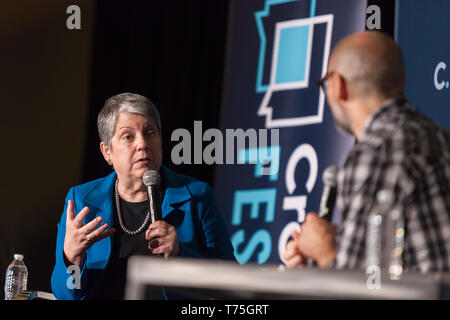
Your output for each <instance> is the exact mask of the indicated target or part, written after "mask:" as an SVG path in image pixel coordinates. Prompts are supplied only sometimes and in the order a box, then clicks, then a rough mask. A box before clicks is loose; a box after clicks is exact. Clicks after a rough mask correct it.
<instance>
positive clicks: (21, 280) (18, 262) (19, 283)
mask: <svg viewBox="0 0 450 320" xmlns="http://www.w3.org/2000/svg"><path fill="white" fill-rule="evenodd" d="M27 281H28V270H27V267H26V266H25V263H24V262H23V255H22V254H17V253H16V254H15V255H14V260H13V261H12V262H11V264H10V265H9V266H8V269H7V270H6V280H5V300H14V299H16V298H17V296H18V295H19V294H20V293H21V292H22V291H25V290H27Z"/></svg>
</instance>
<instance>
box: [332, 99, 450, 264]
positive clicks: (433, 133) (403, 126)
mask: <svg viewBox="0 0 450 320" xmlns="http://www.w3.org/2000/svg"><path fill="white" fill-rule="evenodd" d="M382 189H384V190H386V189H387V190H390V191H392V193H393V194H394V195H395V196H396V197H397V200H396V201H397V204H400V206H401V208H402V212H403V218H404V223H405V236H404V250H403V254H402V259H403V268H404V270H405V271H412V270H416V271H421V272H429V271H450V135H449V133H448V132H447V131H445V130H444V129H442V128H440V127H439V126H438V125H436V124H435V123H434V122H432V121H431V120H429V119H428V118H427V117H425V116H424V115H423V114H421V113H420V112H419V111H417V110H414V109H412V108H411V107H410V105H409V104H408V102H407V101H406V100H405V99H404V98H401V99H396V100H394V99H392V100H389V101H387V102H386V103H385V104H384V105H383V107H381V108H380V109H379V110H378V111H376V112H375V114H373V115H372V117H371V119H369V120H368V121H367V123H366V127H365V130H364V134H363V137H362V139H361V140H360V141H359V142H358V144H357V145H355V147H354V148H353V149H352V150H351V151H350V153H349V154H348V156H347V159H346V161H345V164H344V166H343V168H342V169H341V170H340V172H339V175H338V190H339V191H338V192H339V196H338V206H339V207H340V209H341V212H342V223H341V224H340V225H339V226H338V230H337V255H336V259H335V267H336V268H349V269H363V268H365V267H366V263H365V262H366V261H365V242H366V241H365V240H366V239H365V235H366V225H367V218H368V215H369V212H370V211H371V209H372V208H373V206H374V205H375V195H376V194H377V192H378V191H379V190H382Z"/></svg>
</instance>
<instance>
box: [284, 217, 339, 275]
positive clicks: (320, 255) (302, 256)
mask: <svg viewBox="0 0 450 320" xmlns="http://www.w3.org/2000/svg"><path fill="white" fill-rule="evenodd" d="M292 237H293V238H294V240H292V241H289V242H288V244H287V245H286V252H285V253H284V256H283V258H284V259H285V260H286V267H287V268H288V269H291V268H294V267H297V266H299V265H302V264H305V263H306V260H307V259H308V258H311V259H313V260H315V261H316V263H317V265H318V266H319V268H328V267H330V266H331V264H332V263H333V260H334V258H335V256H336V239H335V237H336V226H334V225H333V224H331V223H329V222H328V221H327V220H325V219H322V218H319V217H318V216H317V214H315V213H314V212H310V213H308V214H307V215H306V218H305V221H304V222H303V223H302V225H301V233H298V232H296V231H293V233H292Z"/></svg>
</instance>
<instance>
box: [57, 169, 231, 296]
mask: <svg viewBox="0 0 450 320" xmlns="http://www.w3.org/2000/svg"><path fill="white" fill-rule="evenodd" d="M161 170H164V176H165V182H166V191H165V195H164V200H163V203H162V205H161V207H162V215H163V219H164V220H165V221H166V222H167V223H168V224H171V225H172V226H174V227H175V228H176V230H177V234H178V241H179V247H180V257H189V258H213V259H233V260H234V259H235V257H234V254H233V247H232V245H231V241H230V238H229V235H228V232H227V226H226V224H225V221H224V220H223V218H222V216H221V214H220V211H219V208H218V206H217V203H216V200H215V197H214V193H213V191H212V189H211V187H210V186H209V185H208V184H206V183H204V182H201V181H198V180H195V179H193V178H191V177H188V176H185V175H181V174H177V173H175V172H174V171H172V170H170V169H168V168H165V167H163V166H161ZM115 179H116V173H115V172H112V173H111V174H109V175H107V176H106V177H104V178H101V179H98V180H94V181H91V182H88V183H85V184H82V185H79V186H76V187H72V188H71V189H70V190H69V193H68V195H67V197H66V203H65V206H64V211H63V214H62V216H61V220H60V222H59V223H58V234H57V239H56V259H55V267H54V269H53V273H52V278H51V285H52V291H53V294H54V295H55V297H56V298H57V299H65V300H73V299H86V298H95V294H96V292H97V291H98V289H99V288H100V286H101V283H102V279H103V275H104V270H105V268H106V266H107V264H108V261H109V258H110V254H111V249H112V244H113V239H112V237H114V235H112V236H110V237H107V238H105V239H102V240H100V241H98V242H96V243H94V244H93V245H92V246H91V247H90V248H89V249H87V250H86V259H85V261H84V264H83V266H81V267H80V271H81V273H80V282H79V284H80V286H79V287H80V288H79V289H77V288H76V287H75V288H73V289H71V288H70V287H73V284H74V283H73V281H72V278H71V277H70V273H69V271H68V268H67V266H66V264H65V263H64V254H63V248H64V238H65V233H66V210H67V204H68V200H72V201H73V202H74V205H75V208H74V212H75V214H78V212H79V211H80V210H81V209H82V208H83V207H84V206H88V207H89V208H90V211H89V214H88V215H87V216H86V218H85V220H84V221H83V223H84V224H86V223H88V222H89V221H91V220H92V219H94V218H95V217H97V216H101V217H102V218H103V221H104V222H106V223H108V225H109V226H114V216H113V215H114V212H113V211H114V210H113V208H114V206H113V199H114V182H115ZM71 271H72V272H73V270H71ZM69 277H70V278H69Z"/></svg>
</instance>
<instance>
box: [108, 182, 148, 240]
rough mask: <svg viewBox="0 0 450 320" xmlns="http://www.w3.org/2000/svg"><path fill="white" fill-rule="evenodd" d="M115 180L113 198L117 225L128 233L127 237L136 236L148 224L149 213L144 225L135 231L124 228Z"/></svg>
mask: <svg viewBox="0 0 450 320" xmlns="http://www.w3.org/2000/svg"><path fill="white" fill-rule="evenodd" d="M117 181H118V180H117V179H116V185H115V191H116V192H115V193H116V194H115V196H116V207H117V216H118V217H119V224H120V227H121V228H122V230H123V231H125V232H126V233H128V234H129V235H132V236H134V235H136V234H138V233H140V232H141V231H142V230H144V228H145V227H146V226H147V224H148V222H149V221H150V211H148V212H147V216H146V217H145V220H144V223H143V224H142V225H141V226H140V227H139V228H138V229H136V230H134V231H132V230H129V229H128V228H127V227H125V224H124V223H123V219H122V212H121V211H120V201H119V192H118V191H117Z"/></svg>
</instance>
